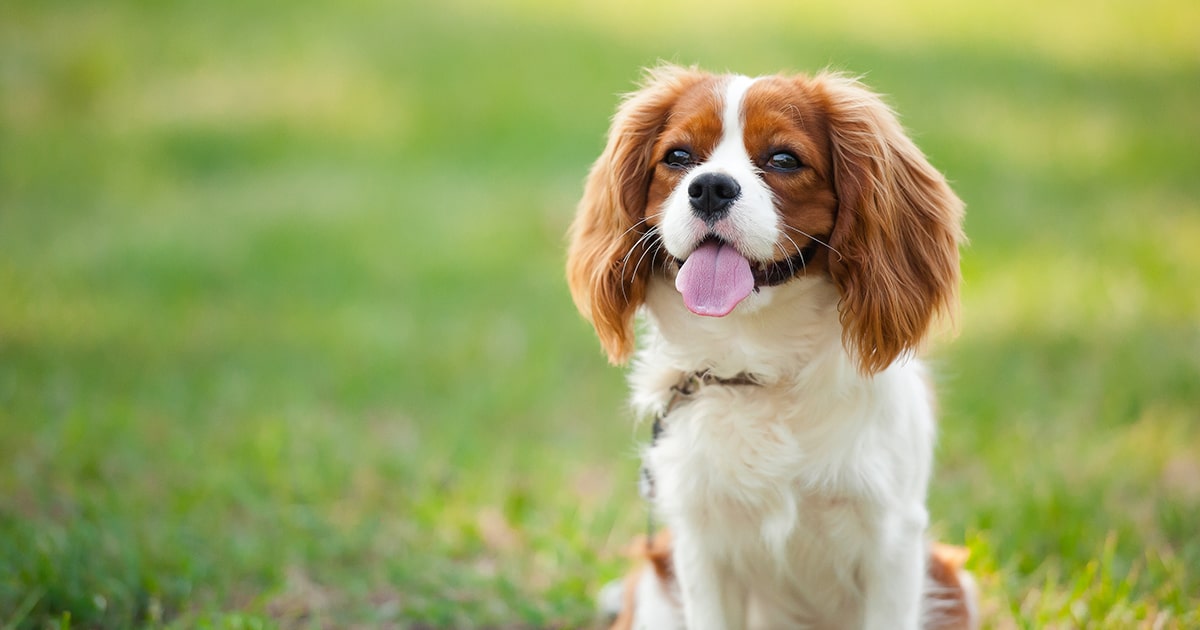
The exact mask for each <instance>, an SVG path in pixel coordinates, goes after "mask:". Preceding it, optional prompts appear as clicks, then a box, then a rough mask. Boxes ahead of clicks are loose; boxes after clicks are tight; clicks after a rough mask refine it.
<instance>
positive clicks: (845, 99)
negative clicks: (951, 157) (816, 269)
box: [818, 75, 965, 374]
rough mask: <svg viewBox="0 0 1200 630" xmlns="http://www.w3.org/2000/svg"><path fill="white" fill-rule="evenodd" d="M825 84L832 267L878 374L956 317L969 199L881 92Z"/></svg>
mask: <svg viewBox="0 0 1200 630" xmlns="http://www.w3.org/2000/svg"><path fill="white" fill-rule="evenodd" d="M818 81H819V82H820V83H821V85H822V88H823V90H824V92H825V95H826V96H827V98H828V113H829V133H830V141H831V146H832V154H833V155H832V157H833V170H834V187H835V189H836V191H837V196H838V210H837V212H838V214H837V219H836V222H835V224H834V228H833V234H832V236H831V239H830V245H831V246H832V247H833V249H834V250H836V251H837V254H832V255H831V256H830V274H831V275H832V277H833V281H834V283H835V284H836V285H837V287H838V290H839V292H840V294H841V304H840V306H839V313H840V317H841V322H842V340H843V343H844V344H845V345H846V347H847V349H849V350H850V351H851V352H852V353H853V354H855V355H856V359H857V363H858V368H859V370H860V371H862V372H863V373H865V374H871V373H875V372H879V371H881V370H883V369H884V368H886V367H887V366H888V365H890V364H891V363H892V362H893V361H895V360H896V358H897V357H899V356H900V355H901V354H902V353H904V352H906V351H909V350H913V349H915V348H916V347H917V346H918V345H920V343H921V340H922V339H923V338H924V336H925V334H926V332H927V331H928V330H929V328H930V327H931V324H932V322H933V320H934V319H935V317H936V316H937V315H938V314H945V315H953V311H954V309H955V306H956V305H957V295H958V284H959V266H958V262H959V255H958V246H959V243H961V242H963V241H964V240H965V239H964V237H963V233H962V227H961V224H962V215H963V203H962V201H960V200H959V199H958V197H957V196H955V194H954V192H953V191H951V190H950V187H949V186H948V185H947V184H946V180H945V178H944V177H942V174H941V173H939V172H938V171H937V170H936V169H934V168H933V166H931V165H930V164H929V162H928V161H926V159H925V156H924V155H922V153H921V151H920V150H919V149H918V148H917V147H916V145H914V144H913V142H912V141H911V140H909V138H908V136H906V135H905V134H904V130H903V129H902V128H901V126H900V123H899V121H897V120H896V116H895V115H894V114H893V113H892V111H891V109H889V108H888V106H887V105H886V104H884V102H883V101H882V100H881V99H880V98H879V97H878V96H876V95H875V94H873V93H871V92H870V91H868V90H867V89H866V88H865V87H863V86H862V84H860V83H859V82H857V81H855V80H853V79H848V78H845V77H841V76H837V75H823V76H821V77H818Z"/></svg>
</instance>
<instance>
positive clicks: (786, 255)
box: [775, 233, 796, 276]
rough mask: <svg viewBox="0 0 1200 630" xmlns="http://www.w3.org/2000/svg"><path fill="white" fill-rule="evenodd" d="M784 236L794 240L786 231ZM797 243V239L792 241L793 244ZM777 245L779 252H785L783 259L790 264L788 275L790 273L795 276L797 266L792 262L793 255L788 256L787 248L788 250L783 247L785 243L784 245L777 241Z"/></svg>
mask: <svg viewBox="0 0 1200 630" xmlns="http://www.w3.org/2000/svg"><path fill="white" fill-rule="evenodd" d="M783 237H784V238H786V239H787V240H789V241H791V240H792V238H791V237H790V236H788V235H787V234H786V233H785V234H784V235H783ZM795 244H796V242H795V241H792V245H793V246H794V245H795ZM775 247H778V248H779V253H781V254H783V259H784V260H785V261H787V266H788V275H789V276H794V275H796V266H795V265H793V264H792V257H791V256H788V253H787V250H786V249H784V248H783V245H782V244H780V243H775Z"/></svg>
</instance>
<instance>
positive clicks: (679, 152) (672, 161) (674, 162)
mask: <svg viewBox="0 0 1200 630" xmlns="http://www.w3.org/2000/svg"><path fill="white" fill-rule="evenodd" d="M663 162H664V163H665V164H666V165H667V166H670V167H671V168H683V167H685V166H689V165H690V164H691V163H692V154H691V153H688V152H687V151H684V150H683V149H671V150H670V151H667V156H666V157H664V158H663Z"/></svg>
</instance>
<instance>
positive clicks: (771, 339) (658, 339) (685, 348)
mask: <svg viewBox="0 0 1200 630" xmlns="http://www.w3.org/2000/svg"><path fill="white" fill-rule="evenodd" d="M837 303H838V294H837V289H836V288H835V287H834V286H833V285H832V283H830V282H829V281H828V280H827V279H826V278H824V277H808V278H803V277H801V278H797V279H795V280H793V281H791V282H789V283H787V284H784V285H782V286H777V287H766V288H763V289H761V290H759V291H756V292H755V293H753V294H751V295H750V296H749V297H748V298H746V300H745V301H743V303H742V304H740V305H739V306H738V307H737V309H735V311H734V312H733V313H730V314H729V315H727V316H725V317H720V318H714V317H700V316H697V315H694V314H692V313H691V312H689V311H688V310H687V308H686V307H685V306H684V304H683V301H682V300H681V299H680V297H679V293H678V292H677V291H676V290H675V288H674V287H673V286H672V284H671V282H670V281H669V280H667V279H655V280H652V281H651V282H650V285H649V286H648V287H647V294H646V303H645V308H644V314H645V329H644V330H643V331H642V334H641V335H640V341H641V348H640V349H639V351H638V355H637V359H636V360H635V362H634V368H633V372H632V374H631V377H630V383H631V385H632V386H633V388H634V392H633V396H634V400H633V402H634V406H635V408H638V409H640V410H642V411H651V410H655V409H656V407H657V406H659V405H660V404H661V401H662V400H663V399H664V396H669V391H670V389H671V388H672V386H674V385H675V384H676V383H678V382H679V379H680V378H684V377H686V375H688V374H692V373H710V374H712V375H714V376H716V377H719V378H733V377H736V376H737V375H741V374H745V375H749V376H751V377H752V378H754V380H756V381H757V382H759V383H761V384H762V385H763V386H765V387H768V388H775V387H786V388H791V389H795V388H799V389H809V388H813V389H825V390H826V391H838V390H843V389H845V388H846V387H852V386H855V385H860V384H862V383H863V379H864V377H862V376H861V375H860V374H859V373H858V372H857V370H856V369H855V367H854V364H853V361H852V360H851V358H850V356H849V355H848V354H847V352H846V350H845V348H843V346H842V329H841V324H840V323H839V321H838V312H837Z"/></svg>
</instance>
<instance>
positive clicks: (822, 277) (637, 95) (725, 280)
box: [567, 66, 977, 630]
mask: <svg viewBox="0 0 1200 630" xmlns="http://www.w3.org/2000/svg"><path fill="white" fill-rule="evenodd" d="M962 216H963V204H962V202H961V201H960V200H959V199H958V197H956V196H955V194H954V193H953V192H952V191H951V190H950V188H949V186H947V184H946V180H945V178H943V176H942V175H941V174H940V173H939V172H938V171H937V170H935V169H934V168H933V167H932V166H930V164H929V162H927V161H926V159H925V157H924V156H923V155H922V153H921V151H920V150H919V149H918V148H917V147H916V146H915V145H914V144H913V142H912V141H911V140H909V138H908V137H907V136H906V135H905V134H904V132H903V130H902V129H901V126H900V124H899V122H898V121H897V119H896V116H895V115H894V114H893V113H892V111H891V110H890V109H889V107H888V106H887V105H886V104H884V102H883V101H882V100H881V99H880V98H879V97H878V96H876V95H875V94H873V93H872V92H870V91H869V90H867V89H866V88H865V87H864V86H863V85H862V84H861V83H859V82H858V81H856V80H854V79H851V78H847V77H845V76H841V75H838V74H833V73H824V74H819V75H817V76H781V75H780V76H767V77H759V78H750V77H745V76H740V75H715V74H709V73H706V72H703V71H700V70H697V69H695V68H681V67H675V66H666V67H660V68H657V69H655V70H652V71H650V73H649V75H648V77H647V79H646V81H645V83H644V85H643V86H642V88H641V89H640V90H638V91H636V92H634V93H633V94H631V95H629V96H628V97H627V98H626V99H625V100H624V101H623V103H622V104H621V106H620V108H619V110H618V111H617V114H616V116H615V118H614V119H613V122H612V127H611V129H610V131H609V135H608V142H607V146H606V147H605V149H604V153H603V154H602V155H601V156H600V158H599V159H598V160H597V161H596V163H595V165H594V166H593V167H592V170H591V173H590V175H589V176H588V179H587V184H586V190H585V192H584V196H583V200H582V201H581V202H580V204H579V209H578V214H577V216H576V218H575V221H574V224H573V225H572V227H571V244H570V250H569V254H568V261H567V271H568V280H569V284H570V288H571V294H572V296H573V298H574V300H575V303H576V305H577V306H578V307H579V310H580V311H581V312H582V313H583V315H584V316H585V317H586V318H587V319H588V320H589V321H590V322H591V323H592V325H593V326H594V327H595V330H596V334H597V335H598V337H599V339H600V343H601V345H602V346H603V348H604V350H605V352H606V353H607V355H608V358H609V359H610V360H611V361H612V362H613V363H616V364H620V363H624V362H626V361H627V360H628V359H630V358H631V357H633V368H632V371H631V374H630V377H629V380H630V383H631V386H632V390H633V395H632V399H633V405H634V407H635V409H636V410H637V411H638V412H639V413H641V414H644V415H646V416H650V417H654V418H655V419H656V420H655V432H654V433H655V439H654V441H653V442H652V443H651V445H650V447H649V448H647V449H646V450H645V452H644V453H643V458H644V477H645V479H644V481H646V482H647V483H646V485H647V486H648V487H649V493H650V495H651V496H652V502H653V510H654V513H655V514H656V515H657V517H658V518H660V519H661V520H662V521H663V522H664V523H665V524H666V525H667V526H668V528H669V530H670V538H669V542H668V540H667V538H665V537H663V536H659V537H656V538H655V540H654V544H653V545H650V546H648V547H647V550H646V552H647V553H646V556H647V558H648V560H649V562H647V563H646V564H645V565H644V568H643V569H641V570H638V571H637V572H635V574H634V575H633V576H632V577H631V579H630V581H629V584H630V587H629V589H628V595H629V596H628V597H627V598H626V602H625V605H624V610H622V621H621V623H623V624H625V625H626V626H627V627H641V628H651V629H653V630H660V629H666V628H672V627H679V628H683V627H686V628H690V629H691V630H704V629H710V628H711V629H731V630H732V629H739V628H835V629H844V628H866V629H870V630H881V629H888V630H895V629H912V628H969V627H972V626H973V625H974V624H976V623H977V615H976V612H975V610H976V605H975V594H974V587H973V586H972V582H971V580H970V575H969V574H967V573H966V572H965V571H963V570H962V568H961V562H962V558H961V557H960V554H958V553H957V552H955V551H953V550H952V549H948V548H945V547H941V546H937V545H933V544H931V543H930V542H929V541H928V540H927V539H926V533H925V528H926V524H927V523H928V520H929V517H928V513H927V512H926V508H925V494H926V486H927V485H928V482H929V475H930V468H931V463H932V454H933V443H934V400H933V395H932V392H931V388H930V381H929V376H928V375H927V373H926V370H925V368H924V367H923V366H922V364H921V363H920V361H919V360H918V359H917V358H916V357H915V356H914V354H915V353H916V351H917V350H918V349H919V347H920V346H921V343H922V340H923V339H924V338H925V337H926V335H927V333H928V332H929V331H930V329H931V327H933V325H934V322H936V321H938V320H939V319H941V317H940V316H943V315H949V314H951V311H952V310H953V309H954V307H955V305H956V303H957V287H958V283H959V253H958V249H959V244H960V243H962V242H963V241H964V236H963V233H962V229H961V222H962ZM639 312H640V313H642V314H643V316H644V317H643V318H642V319H643V320H644V325H643V326H640V327H638V328H639V332H638V335H637V336H638V343H637V344H636V345H637V346H638V350H637V352H636V355H635V352H634V346H635V343H634V330H635V322H634V320H635V315H636V314H637V313H639Z"/></svg>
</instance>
